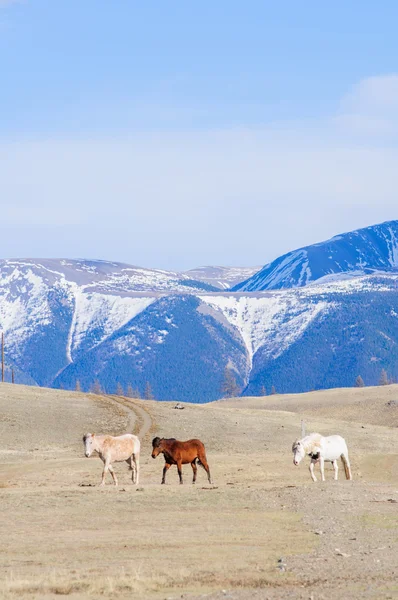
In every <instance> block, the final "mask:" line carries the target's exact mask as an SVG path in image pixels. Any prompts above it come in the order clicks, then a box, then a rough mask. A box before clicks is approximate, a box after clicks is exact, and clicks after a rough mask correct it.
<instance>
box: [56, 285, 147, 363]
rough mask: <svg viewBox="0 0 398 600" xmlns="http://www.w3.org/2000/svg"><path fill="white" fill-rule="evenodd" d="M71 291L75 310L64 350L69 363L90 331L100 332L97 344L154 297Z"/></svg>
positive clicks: (143, 307)
mask: <svg viewBox="0 0 398 600" xmlns="http://www.w3.org/2000/svg"><path fill="white" fill-rule="evenodd" d="M73 292H74V303H75V310H74V314H73V319H72V323H71V333H70V338H69V344H68V349H67V357H68V360H69V362H72V360H73V356H74V355H75V354H76V353H77V352H78V350H79V348H80V346H81V345H82V343H83V342H84V341H85V340H86V338H87V335H88V334H89V333H90V332H91V331H100V335H97V338H96V341H95V345H97V344H99V343H101V342H102V341H103V340H104V339H106V338H107V337H108V336H110V335H111V334H112V333H114V332H115V331H116V330H117V329H120V327H122V326H123V325H125V324H126V323H127V322H128V321H130V320H131V319H133V318H134V317H135V316H137V315H138V314H139V313H140V312H142V311H143V310H145V309H146V308H147V307H148V306H149V305H150V304H152V302H154V301H155V298H153V297H152V298H145V297H144V298H142V297H128V296H126V297H121V296H113V295H109V294H100V293H98V292H91V293H87V292H84V291H82V290H81V289H80V288H79V287H78V286H74V290H73Z"/></svg>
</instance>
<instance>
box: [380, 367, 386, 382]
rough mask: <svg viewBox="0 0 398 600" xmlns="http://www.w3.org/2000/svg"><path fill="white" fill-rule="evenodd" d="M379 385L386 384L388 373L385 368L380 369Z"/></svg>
mask: <svg viewBox="0 0 398 600" xmlns="http://www.w3.org/2000/svg"><path fill="white" fill-rule="evenodd" d="M379 385H388V375H387V371H386V370H385V369H382V370H381V373H380V380H379Z"/></svg>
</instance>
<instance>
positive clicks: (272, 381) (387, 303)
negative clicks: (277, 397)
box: [0, 224, 398, 402]
mask: <svg viewBox="0 0 398 600" xmlns="http://www.w3.org/2000/svg"><path fill="white" fill-rule="evenodd" d="M380 227H383V226H377V227H376V228H373V229H376V230H377V239H378V240H379V242H378V245H377V248H379V250H380V252H379V254H378V256H379V259H378V260H379V261H380V264H379V265H378V267H379V268H378V269H376V268H375V267H372V268H370V267H365V266H363V267H362V270H361V271H360V272H358V271H357V270H355V271H353V272H344V271H340V272H338V273H334V274H333V275H323V276H322V277H319V278H318V279H317V280H316V281H314V282H312V283H311V284H310V285H307V286H296V287H292V288H290V289H286V288H285V289H276V290H267V291H255V292H248V291H235V292H234V291H231V290H227V291H225V290H219V289H216V287H215V285H212V284H209V281H200V280H199V279H198V277H199V276H203V275H204V273H203V272H202V273H201V274H200V273H196V275H195V274H193V273H188V274H186V273H183V274H178V273H170V272H166V271H158V270H152V269H140V268H138V267H132V266H129V265H124V264H119V263H112V262H106V261H86V260H76V261H72V260H28V259H26V260H3V261H0V330H1V331H3V332H4V334H5V342H6V347H5V358H6V367H7V370H6V380H10V377H11V369H14V373H15V376H16V381H17V382H18V383H30V384H32V383H36V384H37V385H42V386H53V387H65V388H72V389H73V388H74V387H75V386H76V382H77V381H79V382H80V385H81V388H82V389H83V390H84V391H89V390H90V389H92V387H93V384H94V382H95V381H98V383H99V384H100V386H101V388H102V389H103V390H105V391H106V392H108V393H115V392H116V390H117V388H118V387H120V386H122V387H123V389H124V391H125V392H126V391H127V389H128V387H129V386H131V387H132V388H133V389H138V390H139V392H140V393H141V394H143V393H144V390H145V388H146V386H147V383H149V384H150V386H151V388H152V392H153V395H154V397H155V398H157V399H158V400H182V401H184V400H185V401H191V402H208V401H211V400H215V399H218V398H220V396H221V389H222V384H223V380H224V377H225V370H226V369H229V370H230V372H232V373H233V375H234V377H235V379H236V383H237V385H238V387H239V389H240V390H241V394H242V395H245V394H246V395H257V394H261V393H262V391H263V388H266V389H267V390H268V392H269V391H270V389H271V387H272V386H275V388H276V390H277V391H278V392H299V391H306V390H310V389H318V388H328V387H336V386H352V385H354V382H355V379H356V377H357V376H358V375H361V377H362V378H363V379H364V381H365V383H366V384H367V385H371V384H377V383H378V381H379V378H380V373H381V370H382V369H385V370H386V371H387V373H388V376H389V378H397V377H398V293H397V292H398V272H397V271H396V270H395V262H394V256H395V254H394V253H395V250H394V248H395V246H394V245H393V243H392V235H393V234H392V231H393V229H392V226H391V224H390V225H389V227H390V229H387V227H386V225H385V226H384V227H386V229H385V230H384V231H387V230H388V231H390V237H389V238H387V239H388V240H389V242H388V244H389V248H390V254H388V253H385V254H386V256H387V258H386V259H385V264H384V269H382V268H381V266H382V265H381V254H382V253H381V249H382V248H383V246H382V243H381V241H380V240H381V239H382V236H381V235H380ZM370 229H372V228H370ZM375 235H376V234H375ZM385 235H387V234H386V233H385ZM335 239H336V238H335ZM350 239H351V238H350ZM365 239H366V238H365V236H364V235H363V234H361V235H360V236H358V240H360V241H361V249H360V250H358V253H359V252H360V253H361V256H362V259H363V261H364V260H365V258H364V257H365V254H366V247H365V241H364V240H365ZM373 239H374V238H373ZM384 239H385V240H386V238H384ZM337 241H338V240H337ZM386 244H387V242H386ZM348 247H349V248H351V247H350V245H349V244H348ZM375 248H376V243H375V242H374V243H373V245H370V248H369V251H368V252H367V254H366V255H367V256H368V257H370V256H374V255H375V254H376V253H375ZM350 251H351V249H350ZM388 257H389V262H388V260H387V259H388ZM340 261H341V262H340V264H342V259H340ZM374 262H375V260H374V261H373V264H374ZM368 264H369V260H368ZM388 265H390V266H388ZM368 268H369V270H370V271H371V273H370V274H367V273H366V271H367V269H368ZM195 277H197V278H195Z"/></svg>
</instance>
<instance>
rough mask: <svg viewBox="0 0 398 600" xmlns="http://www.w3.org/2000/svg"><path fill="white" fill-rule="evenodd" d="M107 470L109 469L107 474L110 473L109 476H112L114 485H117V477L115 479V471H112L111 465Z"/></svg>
mask: <svg viewBox="0 0 398 600" xmlns="http://www.w3.org/2000/svg"><path fill="white" fill-rule="evenodd" d="M108 469H109V472H110V474H111V475H112V479H113V483H114V484H115V485H118V482H117V477H116V473H115V471H114V470H113V467H112V465H108Z"/></svg>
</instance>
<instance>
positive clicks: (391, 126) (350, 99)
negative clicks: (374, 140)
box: [337, 74, 398, 136]
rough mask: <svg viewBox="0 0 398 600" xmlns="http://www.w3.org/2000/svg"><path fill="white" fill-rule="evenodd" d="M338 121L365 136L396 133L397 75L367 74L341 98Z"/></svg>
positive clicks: (397, 120) (397, 121)
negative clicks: (371, 75) (370, 75)
mask: <svg viewBox="0 0 398 600" xmlns="http://www.w3.org/2000/svg"><path fill="white" fill-rule="evenodd" d="M337 123H338V124H339V125H341V126H346V127H349V128H351V129H352V130H353V131H355V132H357V133H362V134H365V135H367V134H369V135H381V136H391V135H396V134H397V132H398V75H397V74H390V75H380V76H375V77H367V78H366V79H363V80H362V81H360V82H359V83H357V84H356V85H354V86H353V88H352V89H351V90H350V91H349V93H348V94H346V96H344V98H343V99H342V101H341V104H340V114H339V115H338V117H337Z"/></svg>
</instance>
